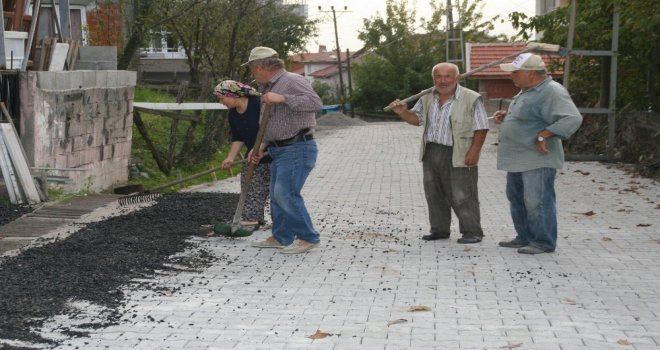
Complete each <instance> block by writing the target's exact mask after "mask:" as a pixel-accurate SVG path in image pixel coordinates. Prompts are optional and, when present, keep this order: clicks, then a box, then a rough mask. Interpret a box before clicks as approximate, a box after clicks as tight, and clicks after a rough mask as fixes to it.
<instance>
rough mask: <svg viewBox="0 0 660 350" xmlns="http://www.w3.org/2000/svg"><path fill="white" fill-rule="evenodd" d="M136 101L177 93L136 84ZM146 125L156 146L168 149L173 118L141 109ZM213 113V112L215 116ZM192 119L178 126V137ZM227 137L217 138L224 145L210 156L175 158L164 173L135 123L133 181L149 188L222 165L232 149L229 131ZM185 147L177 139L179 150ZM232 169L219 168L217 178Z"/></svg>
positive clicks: (196, 134) (200, 131) (199, 133)
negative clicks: (230, 148)
mask: <svg viewBox="0 0 660 350" xmlns="http://www.w3.org/2000/svg"><path fill="white" fill-rule="evenodd" d="M135 101H136V102H176V96H174V95H172V94H169V93H167V92H164V91H159V90H155V89H149V88H144V87H139V86H138V87H136V89H135ZM225 114H226V112H221V113H218V116H217V117H218V118H226V115H225ZM140 116H141V117H142V120H143V121H144V124H145V126H146V127H147V129H148V131H149V137H150V138H151V140H152V141H153V143H154V144H155V146H156V148H157V149H159V150H161V151H163V152H165V151H166V150H168V149H169V147H170V143H169V141H170V139H171V131H172V119H170V118H167V117H163V116H159V115H154V114H148V113H140ZM212 117H213V116H209V118H212ZM190 123H191V122H181V123H179V124H178V125H177V127H176V133H177V139H178V140H183V139H184V138H185V137H186V133H187V132H188V127H189V125H188V124H190ZM204 129H205V128H204V127H196V128H195V129H194V130H193V132H192V139H193V140H200V139H201V138H202V137H204ZM225 134H226V137H225V138H223V139H219V140H217V141H218V142H217V144H218V145H220V146H219V147H218V148H217V149H216V150H215V151H213V152H209V156H208V158H207V159H197V160H192V159H175V161H174V163H173V164H174V166H173V167H172V168H171V170H170V174H169V175H166V174H165V173H163V172H162V171H161V170H160V169H159V167H158V164H157V163H156V160H155V159H154V157H153V154H152V152H151V150H150V149H149V147H147V145H146V143H145V140H144V138H143V137H142V135H141V134H140V132H139V131H138V130H137V126H135V125H133V146H132V149H131V172H130V180H129V183H130V184H142V185H144V187H145V188H146V189H149V188H154V187H158V186H160V185H163V184H166V183H169V182H173V181H176V180H178V179H181V178H185V177H188V176H191V175H194V174H197V173H201V172H203V171H205V170H207V169H210V168H212V167H217V166H219V165H220V163H221V162H222V160H223V159H225V157H226V155H227V151H228V150H229V148H228V145H229V138H228V133H227V132H225ZM183 147H185V146H184V145H183V144H182V143H180V142H179V143H177V147H176V150H175V151H174V152H175V154H178V155H181V153H180V152H181V150H182V149H183ZM232 172H233V173H234V174H237V173H238V172H240V166H235V167H234V168H233V169H232ZM229 174H230V173H229V171H226V170H218V171H217V172H215V176H216V179H217V180H221V179H225V178H227V177H228V176H229ZM210 181H213V175H212V174H210V175H205V176H202V177H200V178H197V179H194V180H190V181H187V182H185V183H184V184H180V185H176V186H173V187H171V188H168V189H166V190H163V191H162V192H171V191H175V190H178V189H181V188H183V187H188V186H192V185H196V184H202V183H208V182H210Z"/></svg>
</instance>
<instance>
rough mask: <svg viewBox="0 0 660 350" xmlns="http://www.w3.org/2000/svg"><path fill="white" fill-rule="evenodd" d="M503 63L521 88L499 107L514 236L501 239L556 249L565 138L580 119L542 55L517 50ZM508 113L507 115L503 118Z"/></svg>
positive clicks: (500, 149)
mask: <svg viewBox="0 0 660 350" xmlns="http://www.w3.org/2000/svg"><path fill="white" fill-rule="evenodd" d="M500 68H501V69H502V70H503V71H505V72H511V80H513V83H514V84H515V85H516V86H517V87H519V88H520V92H519V93H518V94H517V95H516V96H515V97H514V98H513V100H512V101H511V104H510V105H509V110H508V111H497V112H495V114H494V117H495V122H496V123H502V125H501V127H500V132H499V142H498V146H497V168H498V169H500V170H504V171H506V172H507V178H506V179H507V183H506V195H507V198H508V199H509V203H510V210H511V218H512V219H513V225H514V227H515V230H516V237H515V238H514V239H513V240H510V241H502V242H500V243H499V245H500V246H501V247H508V248H518V253H521V254H539V253H550V252H554V251H555V248H556V246H557V209H556V200H555V188H554V183H555V176H556V174H557V169H561V167H562V165H563V164H564V150H563V147H562V143H561V140H565V139H567V138H568V137H570V136H571V135H572V134H573V133H574V132H575V131H576V130H577V129H578V128H579V127H580V125H581V124H582V116H581V115H580V112H579V111H578V109H577V107H576V106H575V104H574V103H573V101H572V100H571V97H570V96H569V94H568V91H566V89H565V88H564V87H563V86H562V85H561V84H559V83H557V82H555V81H553V80H552V79H551V78H550V77H548V76H547V75H546V70H545V63H544V62H543V59H542V58H541V56H538V55H534V54H531V53H525V54H521V55H519V56H518V57H517V58H516V59H515V60H514V61H513V62H511V63H504V64H501V65H500ZM505 117H506V119H505Z"/></svg>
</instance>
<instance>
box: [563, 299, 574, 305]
mask: <svg viewBox="0 0 660 350" xmlns="http://www.w3.org/2000/svg"><path fill="white" fill-rule="evenodd" d="M566 302H567V303H568V305H575V304H577V302H576V301H575V300H573V299H568V298H566Z"/></svg>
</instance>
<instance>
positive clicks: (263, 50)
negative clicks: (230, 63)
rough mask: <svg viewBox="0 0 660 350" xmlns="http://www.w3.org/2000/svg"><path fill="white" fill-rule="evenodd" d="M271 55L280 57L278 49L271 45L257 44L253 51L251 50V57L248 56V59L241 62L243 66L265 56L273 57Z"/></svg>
mask: <svg viewBox="0 0 660 350" xmlns="http://www.w3.org/2000/svg"><path fill="white" fill-rule="evenodd" d="M271 57H279V55H278V54H277V51H275V50H273V49H271V48H270V47H265V46H257V47H255V48H254V49H252V51H250V57H249V58H248V61H247V62H245V63H243V64H241V67H242V66H245V65H247V64H249V63H250V62H252V61H256V60H262V59H264V58H271Z"/></svg>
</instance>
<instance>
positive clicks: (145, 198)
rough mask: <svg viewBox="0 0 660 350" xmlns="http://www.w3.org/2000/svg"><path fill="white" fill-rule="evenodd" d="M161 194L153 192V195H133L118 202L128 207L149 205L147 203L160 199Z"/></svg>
mask: <svg viewBox="0 0 660 350" xmlns="http://www.w3.org/2000/svg"><path fill="white" fill-rule="evenodd" d="M160 196H161V194H160V193H158V192H153V193H139V194H132V195H129V196H124V197H121V198H119V199H118V200H117V202H119V205H121V206H127V205H131V204H140V203H147V202H152V201H155V200H156V199H158V197H160Z"/></svg>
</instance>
